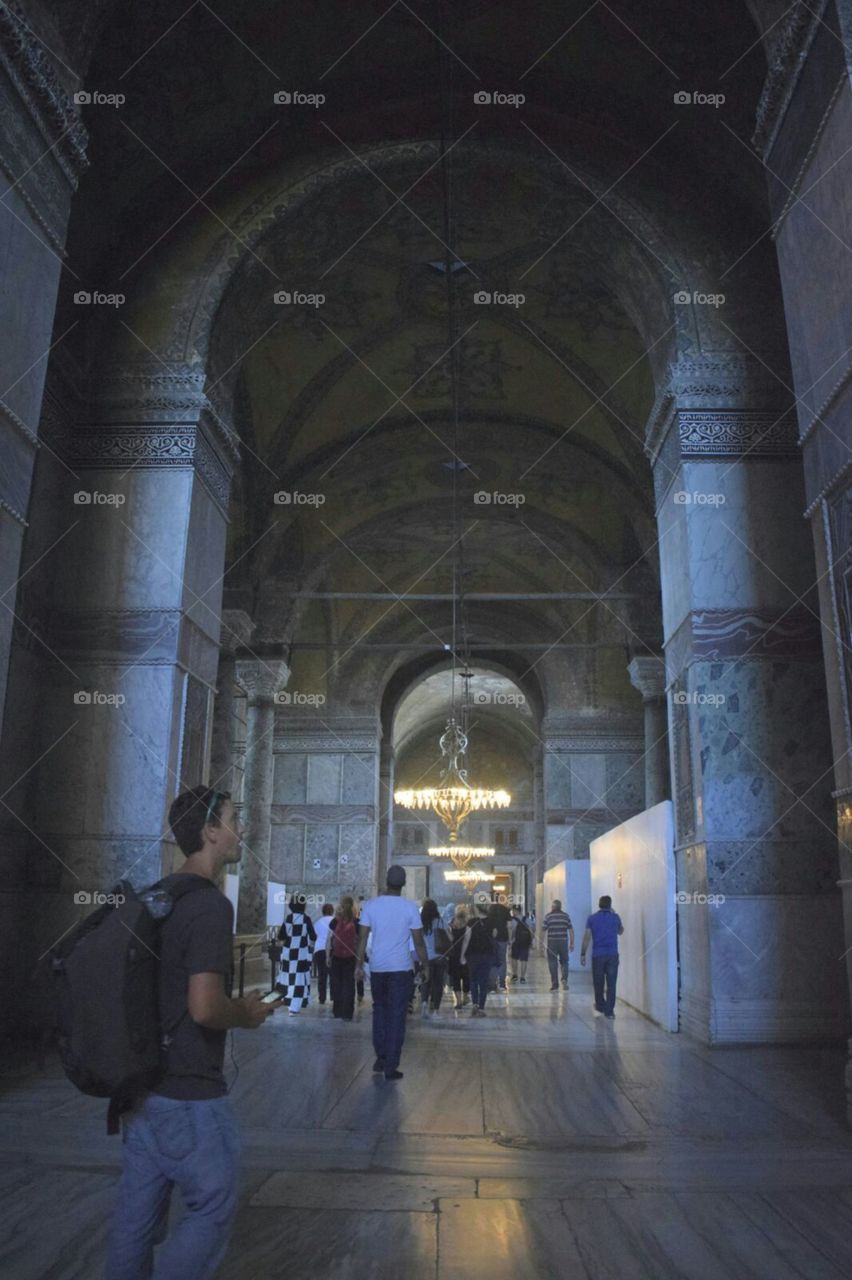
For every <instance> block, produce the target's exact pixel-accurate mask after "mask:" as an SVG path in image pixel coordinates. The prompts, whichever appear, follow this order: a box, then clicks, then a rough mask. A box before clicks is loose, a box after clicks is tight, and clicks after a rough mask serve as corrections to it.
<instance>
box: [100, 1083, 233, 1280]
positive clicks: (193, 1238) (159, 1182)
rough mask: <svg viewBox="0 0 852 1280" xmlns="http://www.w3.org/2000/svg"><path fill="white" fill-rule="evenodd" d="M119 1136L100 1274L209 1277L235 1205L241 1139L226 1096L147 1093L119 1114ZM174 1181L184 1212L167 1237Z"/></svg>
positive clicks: (141, 1278)
mask: <svg viewBox="0 0 852 1280" xmlns="http://www.w3.org/2000/svg"><path fill="white" fill-rule="evenodd" d="M122 1142H123V1144H124V1170H123V1172H122V1175H121V1181H120V1182H119V1186H118V1197H117V1199H116V1203H115V1209H114V1212H113V1219H112V1229H111V1232H110V1238H109V1247H108V1253H107V1268H106V1280H150V1278H151V1277H153V1278H154V1280H209V1277H212V1276H213V1275H215V1273H216V1271H217V1269H218V1267H219V1265H220V1263H221V1261H222V1258H223V1257H224V1254H225V1250H226V1248H227V1246H228V1239H229V1237H230V1234H231V1227H232V1225H233V1221H234V1215H235V1213H236V1211H237V1184H238V1180H239V1168H240V1138H239V1132H238V1129H237V1121H236V1116H235V1115H234V1112H233V1108H232V1106H231V1100H230V1098H228V1097H221V1098H210V1099H204V1100H201V1101H195V1102H180V1101H178V1100H176V1099H174V1098H164V1097H161V1096H160V1094H157V1093H149V1094H147V1095H146V1096H145V1098H144V1100H143V1101H142V1102H141V1103H140V1105H139V1106H138V1107H137V1108H136V1109H135V1110H134V1111H132V1112H130V1113H129V1114H128V1115H127V1117H126V1118H125V1121H124V1125H123V1132H122ZM175 1186H177V1187H178V1188H179V1189H180V1193H181V1197H182V1199H183V1202H184V1204H185V1206H186V1214H185V1216H184V1217H183V1218H182V1219H181V1221H180V1222H179V1224H178V1226H177V1227H176V1229H175V1230H174V1231H173V1232H172V1234H171V1236H170V1237H169V1238H168V1240H166V1231H167V1223H168V1214H169V1202H170V1200H171V1194H172V1188H173V1187H175ZM161 1242H165V1243H162V1244H161ZM155 1243H156V1244H161V1248H160V1249H159V1251H158V1254H157V1261H156V1266H155V1265H154V1245H155Z"/></svg>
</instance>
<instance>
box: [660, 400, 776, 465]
mask: <svg viewBox="0 0 852 1280" xmlns="http://www.w3.org/2000/svg"><path fill="white" fill-rule="evenodd" d="M677 420H678V437H679V439H680V455H681V457H682V458H696V457H698V458H706V457H714V458H730V457H740V456H745V455H748V456H749V457H754V458H765V457H777V456H778V455H784V456H792V457H796V456H797V455H798V445H797V441H796V430H795V422H794V419H793V416H792V413H791V412H789V411H788V412H786V413H782V414H781V415H780V416H779V415H778V414H776V413H754V412H749V411H743V410H729V411H725V412H720V411H719V410H717V409H709V410H701V411H698V412H696V411H692V412H688V413H684V412H679V413H678V415H677Z"/></svg>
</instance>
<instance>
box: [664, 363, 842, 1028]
mask: <svg viewBox="0 0 852 1280" xmlns="http://www.w3.org/2000/svg"><path fill="white" fill-rule="evenodd" d="M776 360H780V357H779V356H778V355H777V353H776ZM671 378H672V381H671V383H670V385H669V387H668V388H667V390H666V391H665V392H664V393H663V394H661V396H660V398H659V400H658V404H657V408H656V410H655V413H654V414H653V415H652V419H651V422H650V424H649V435H648V448H649V453H650V456H651V459H652V465H653V467H654V479H655V489H656V504H657V519H658V526H659V530H660V544H659V545H660V563H661V568H662V588H663V621H664V637H665V639H664V649H665V655H666V677H667V685H668V688H669V690H670V695H671V708H670V710H671V744H670V747H671V759H672V787H673V792H674V795H673V801H674V810H675V856H676V865H677V882H678V945H679V953H680V966H681V985H680V1006H679V1012H680V1025H681V1027H682V1028H683V1029H686V1030H688V1031H690V1032H691V1033H692V1034H694V1035H696V1036H698V1037H700V1038H701V1039H703V1040H705V1041H707V1042H709V1043H736V1042H746V1043H761V1042H762V1043H783V1042H791V1041H800V1042H807V1041H813V1040H819V1039H823V1040H828V1039H840V1038H842V1037H843V1035H844V1034H845V1033H846V1028H847V1026H848V1010H847V1004H846V998H845V979H844V974H843V970H842V965H841V962H840V957H841V955H842V953H843V950H844V946H843V933H842V917H841V904H840V895H839V894H838V891H837V885H836V881H837V853H836V844H835V843H834V835H833V830H832V827H833V813H832V801H831V787H832V781H831V744H830V738H829V718H828V703H827V697H826V681H825V672H824V669H823V665H822V655H821V641H820V625H819V618H818V617H817V615H816V614H815V612H814V610H813V608H812V601H813V599H814V585H815V582H816V580H817V571H816V568H815V565H814V559H813V552H812V547H811V546H810V543H809V539H808V538H807V536H806V530H805V529H804V527H803V522H802V521H801V519H800V514H801V508H802V504H803V497H804V484H803V475H802V466H801V459H800V456H799V451H798V446H797V442H796V436H795V428H794V419H793V415H792V409H791V405H790V401H789V399H788V398H786V396H785V395H784V393H783V389H782V390H780V391H779V388H780V386H781V384H780V383H779V381H778V379H777V378H773V377H771V376H770V375H769V374H768V373H767V372H766V370H765V369H764V368H763V366H762V365H761V364H760V362H757V361H752V360H751V358H750V357H745V356H739V355H734V354H733V353H730V352H726V353H722V352H714V353H712V355H708V356H702V357H695V358H693V357H690V358H684V359H682V360H681V361H679V362H678V363H677V364H676V365H675V366H673V367H672V370H671ZM779 396H780V398H779Z"/></svg>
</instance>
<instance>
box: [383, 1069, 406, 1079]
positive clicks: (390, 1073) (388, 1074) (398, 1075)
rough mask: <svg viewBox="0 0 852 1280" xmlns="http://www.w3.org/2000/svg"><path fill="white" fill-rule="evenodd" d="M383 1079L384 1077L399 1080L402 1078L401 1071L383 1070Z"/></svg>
mask: <svg viewBox="0 0 852 1280" xmlns="http://www.w3.org/2000/svg"><path fill="white" fill-rule="evenodd" d="M385 1079H386V1080H401V1079H402V1072H401V1071H386V1072H385Z"/></svg>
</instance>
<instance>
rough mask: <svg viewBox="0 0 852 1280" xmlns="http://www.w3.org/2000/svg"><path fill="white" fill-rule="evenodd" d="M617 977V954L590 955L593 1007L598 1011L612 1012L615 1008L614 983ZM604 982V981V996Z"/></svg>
mask: <svg viewBox="0 0 852 1280" xmlns="http://www.w3.org/2000/svg"><path fill="white" fill-rule="evenodd" d="M617 978H618V956H595V955H593V956H592V982H593V983H594V986H595V1008H596V1009H597V1011H598V1012H599V1013H612V1011H613V1009H614V1008H615V983H616V980H617ZM604 983H606V995H605V996H604Z"/></svg>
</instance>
